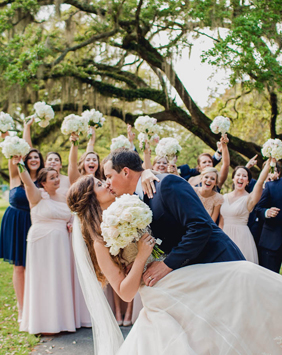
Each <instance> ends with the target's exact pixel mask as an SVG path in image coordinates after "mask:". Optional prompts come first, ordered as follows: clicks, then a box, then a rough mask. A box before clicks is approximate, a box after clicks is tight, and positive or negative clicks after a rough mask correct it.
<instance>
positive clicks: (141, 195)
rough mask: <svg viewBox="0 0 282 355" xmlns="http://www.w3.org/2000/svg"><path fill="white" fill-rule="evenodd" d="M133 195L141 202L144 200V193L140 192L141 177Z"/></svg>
mask: <svg viewBox="0 0 282 355" xmlns="http://www.w3.org/2000/svg"><path fill="white" fill-rule="evenodd" d="M135 193H136V194H137V195H138V196H139V197H140V199H141V200H142V201H143V200H144V192H143V190H142V184H141V176H140V178H139V180H138V182H137V185H136V190H135Z"/></svg>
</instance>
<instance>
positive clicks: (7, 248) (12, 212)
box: [0, 186, 31, 266]
mask: <svg viewBox="0 0 282 355" xmlns="http://www.w3.org/2000/svg"><path fill="white" fill-rule="evenodd" d="M9 203H10V206H9V207H8V208H7V209H6V211H5V213H4V216H3V218H2V223H1V231H0V258H3V259H4V260H5V261H8V262H10V263H11V264H14V265H16V266H25V261H26V238H27V233H28V230H29V228H30V226H31V219H30V209H29V203H28V199H27V197H26V193H25V189H24V188H23V186H17V187H14V188H13V189H11V190H10V194H9Z"/></svg>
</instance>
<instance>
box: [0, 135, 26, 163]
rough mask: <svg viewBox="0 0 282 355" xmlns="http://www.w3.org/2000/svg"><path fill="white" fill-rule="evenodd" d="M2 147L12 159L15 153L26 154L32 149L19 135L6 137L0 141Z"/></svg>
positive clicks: (3, 151)
mask: <svg viewBox="0 0 282 355" xmlns="http://www.w3.org/2000/svg"><path fill="white" fill-rule="evenodd" d="M0 148H1V149H2V153H3V154H4V155H5V157H6V158H7V159H11V158H12V157H13V156H15V155H19V156H25V155H27V154H28V152H29V151H30V146H29V145H28V143H27V142H26V141H25V140H24V139H22V138H19V137H18V136H13V137H12V136H8V137H5V139H4V141H3V142H2V143H0Z"/></svg>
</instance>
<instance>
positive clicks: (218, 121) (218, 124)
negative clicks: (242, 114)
mask: <svg viewBox="0 0 282 355" xmlns="http://www.w3.org/2000/svg"><path fill="white" fill-rule="evenodd" d="M229 128H230V119H229V118H228V117H224V116H217V117H216V118H215V119H214V120H213V121H212V123H211V124H210V129H211V131H212V132H213V133H215V134H218V133H221V134H222V135H224V134H225V133H226V132H228V131H229Z"/></svg>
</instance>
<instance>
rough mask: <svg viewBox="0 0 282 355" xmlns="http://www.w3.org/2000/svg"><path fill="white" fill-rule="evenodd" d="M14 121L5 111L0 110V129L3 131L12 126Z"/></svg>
mask: <svg viewBox="0 0 282 355" xmlns="http://www.w3.org/2000/svg"><path fill="white" fill-rule="evenodd" d="M13 125H14V121H13V119H12V117H11V116H10V115H9V114H8V113H5V112H0V131H1V132H2V133H5V132H7V131H9V130H10V129H12V128H13Z"/></svg>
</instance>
